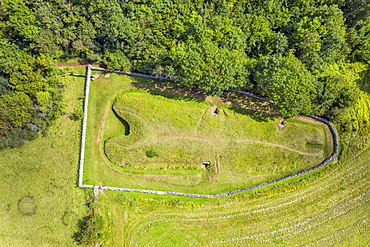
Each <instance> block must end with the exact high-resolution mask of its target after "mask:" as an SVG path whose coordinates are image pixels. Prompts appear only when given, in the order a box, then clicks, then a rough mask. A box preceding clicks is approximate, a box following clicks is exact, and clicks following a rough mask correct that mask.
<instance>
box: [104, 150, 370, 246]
mask: <svg viewBox="0 0 370 247" xmlns="http://www.w3.org/2000/svg"><path fill="white" fill-rule="evenodd" d="M369 163H370V152H369V148H367V149H365V150H363V152H362V153H361V154H359V155H358V156H353V157H351V158H350V159H349V160H348V161H347V162H346V163H337V164H336V165H331V166H330V167H328V168H327V169H326V170H325V172H324V173H318V174H316V176H311V177H310V178H308V179H306V180H303V181H301V182H299V183H291V184H285V185H281V186H279V187H275V188H274V189H269V190H264V191H261V192H259V193H256V194H254V195H246V196H242V197H237V198H233V199H229V200H223V201H216V202H195V201H178V200H174V199H172V200H169V199H161V198H160V197H158V198H157V199H151V198H145V197H133V196H131V195H127V194H121V195H119V194H117V193H114V192H105V195H102V194H100V199H99V200H100V205H101V207H100V210H101V212H102V214H104V215H105V216H106V220H107V222H108V221H109V222H111V224H115V225H116V226H119V227H117V228H115V229H117V231H116V232H115V234H112V235H110V238H107V239H106V240H105V241H106V242H107V243H108V245H109V246H311V245H313V246H328V245H329V246H368V244H369V241H370V235H369V234H368V232H369V230H370V229H369V220H370V218H369V209H370V208H369V193H370V184H369V174H368V172H369ZM302 184H303V185H302ZM108 214H109V215H110V217H108V216H107V215H108ZM113 219H114V223H113Z"/></svg>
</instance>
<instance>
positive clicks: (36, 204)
mask: <svg viewBox="0 0 370 247" xmlns="http://www.w3.org/2000/svg"><path fill="white" fill-rule="evenodd" d="M76 72H77V71H76ZM78 72H79V73H83V71H81V70H80V71H78ZM112 76H113V75H112ZM118 78H121V77H117V79H118ZM125 80H127V78H125ZM83 83H84V82H83V78H74V77H67V78H65V94H64V95H65V102H66V104H67V105H66V106H67V108H66V112H67V115H65V116H63V117H61V119H60V120H58V121H57V123H56V125H55V126H53V127H52V128H51V129H50V131H49V135H48V136H47V137H42V138H40V139H37V140H35V141H32V142H30V143H28V144H27V145H26V146H24V147H22V148H17V149H8V150H3V151H1V152H0V157H1V159H0V166H1V173H0V178H1V181H2V187H1V189H0V190H1V194H2V196H1V197H0V198H1V199H0V219H1V221H0V246H6V247H8V246H11V247H13V246H27V247H28V246H75V245H76V244H75V242H74V241H73V239H72V235H73V234H74V232H75V231H76V230H77V222H78V219H81V218H82V217H83V216H85V211H86V208H85V206H84V203H85V199H84V197H85V193H84V192H85V191H86V192H87V193H89V194H92V190H82V189H78V188H76V184H77V169H78V152H79V135H80V134H79V133H80V125H81V123H80V122H78V121H72V120H70V118H69V116H70V115H71V114H72V112H73V111H74V109H75V108H76V107H81V105H82V101H81V99H80V100H78V99H79V98H81V96H82V95H83V94H82V92H83ZM94 83H95V82H94ZM123 85H125V84H124V83H123ZM101 86H104V85H101ZM105 93H107V92H105ZM103 96H104V95H102V97H100V98H99V99H104V97H103ZM95 97H97V96H95ZM112 103H113V102H112ZM102 105H104V104H102ZM106 114H107V115H104V116H105V117H106V120H108V121H111V122H110V124H113V123H116V128H115V129H103V130H104V131H103V130H102V132H101V138H102V139H107V138H110V137H112V136H116V135H119V134H121V133H124V131H125V129H124V127H123V126H122V124H121V122H120V121H119V120H118V119H117V118H116V117H115V116H114V114H113V112H112V113H111V112H109V111H107V112H106ZM109 114H111V115H109ZM108 116H111V118H110V117H108ZM289 121H290V120H287V122H288V123H289ZM104 123H105V124H106V123H108V122H104ZM301 124H305V123H301ZM95 138H96V137H95ZM341 145H342V146H345V150H344V151H343V152H342V153H343V154H341V156H340V161H339V162H338V163H335V164H334V163H330V164H328V165H327V166H325V167H323V168H320V169H319V170H317V171H315V172H313V173H310V174H306V175H304V176H301V177H299V178H296V179H290V180H289V181H285V182H284V183H279V184H276V185H274V186H271V187H265V188H263V189H258V190H254V191H250V192H247V193H243V194H239V195H236V196H233V197H229V198H227V199H226V200H225V199H222V200H219V199H215V200H204V199H195V198H182V197H181V198H179V197H175V196H153V195H147V194H142V193H124V192H111V191H104V194H102V193H99V197H98V203H97V205H98V211H99V213H100V214H101V215H103V217H104V221H105V227H104V234H103V238H102V239H101V241H100V242H99V243H100V244H102V245H103V246H112V247H114V246H307V245H313V246H325V245H331V246H367V245H368V243H369V242H370V235H369V234H368V233H369V231H370V229H369V226H370V224H369V220H370V219H369V210H370V208H369V202H368V198H369V191H370V183H369V168H370V167H369V166H370V142H369V137H364V136H360V135H355V134H352V135H351V136H350V137H348V136H347V137H346V136H341ZM101 150H103V149H101ZM341 150H343V148H342V149H341ZM98 154H99V153H98ZM101 158H102V157H101ZM101 161H105V160H104V158H102V160H99V162H101ZM97 163H98V162H97ZM102 165H103V166H105V163H102ZM106 167H107V168H108V169H109V167H108V166H106ZM90 169H91V167H90ZM101 171H103V173H104V170H101ZM143 172H144V173H146V172H147V171H142V170H138V169H132V170H130V173H131V174H139V175H140V174H141V173H143ZM169 172H176V173H179V172H181V171H180V170H172V171H169ZM118 175H120V174H118ZM117 179H120V178H119V176H117ZM141 182H142V181H141ZM34 211H35V213H34V214H32V215H27V214H30V213H31V212H34ZM22 212H23V214H22ZM25 214H26V215H25Z"/></svg>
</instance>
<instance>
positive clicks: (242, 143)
mask: <svg viewBox="0 0 370 247" xmlns="http://www.w3.org/2000/svg"><path fill="white" fill-rule="evenodd" d="M140 83H142V84H146V85H151V86H154V85H155V84H156V83H160V82H159V81H153V80H143V79H139V80H138V79H134V78H128V77H126V76H122V75H115V74H112V75H111V77H110V78H104V77H102V76H101V77H99V79H98V80H95V81H93V82H92V84H91V87H90V98H89V102H90V106H89V117H88V133H87V142H86V145H87V146H86V162H85V170H86V173H85V175H84V179H85V180H84V183H87V184H99V185H106V186H115V187H126V188H141V189H155V190H170V191H181V192H190V193H203V194H213V193H218V192H225V191H230V190H236V189H240V188H243V187H247V186H250V185H254V184H257V183H261V182H265V181H269V180H273V179H276V178H278V177H279V176H283V175H284V174H288V173H289V172H292V171H297V170H300V169H302V168H306V167H310V166H313V165H315V164H318V163H319V162H320V161H321V160H323V159H324V158H325V157H326V156H327V155H328V153H329V152H328V151H327V147H328V146H330V137H327V136H326V134H325V130H324V127H323V126H321V125H316V124H311V123H307V122H303V121H299V120H289V119H288V120H286V121H285V124H286V127H285V128H284V129H280V128H279V127H278V126H277V123H278V121H279V120H280V119H279V118H276V119H272V120H267V121H263V122H261V121H258V120H256V119H254V117H253V111H248V110H243V109H239V112H240V113H238V112H236V111H234V109H235V107H234V106H231V105H229V104H226V103H224V104H222V103H220V104H219V106H218V107H219V114H217V115H212V114H210V113H211V106H212V104H211V103H210V102H208V101H205V100H201V99H196V98H191V97H185V96H181V95H179V94H173V93H168V92H160V91H158V90H145V89H137V88H133V87H132V84H134V85H135V84H140ZM245 113H248V114H245ZM202 162H210V163H211V165H210V167H209V168H208V169H204V167H203V166H202V164H201V163H202Z"/></svg>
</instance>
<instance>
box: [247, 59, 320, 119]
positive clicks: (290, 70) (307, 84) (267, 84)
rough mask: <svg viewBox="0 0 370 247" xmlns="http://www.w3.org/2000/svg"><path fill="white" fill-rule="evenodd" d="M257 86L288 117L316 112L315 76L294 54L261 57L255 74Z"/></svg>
mask: <svg viewBox="0 0 370 247" xmlns="http://www.w3.org/2000/svg"><path fill="white" fill-rule="evenodd" d="M254 80H255V83H256V84H257V90H258V91H259V92H261V93H262V94H264V95H266V96H267V97H268V98H269V99H271V100H273V101H274V107H275V109H276V110H277V111H278V112H279V113H280V114H281V115H283V116H284V117H292V116H297V115H307V114H310V113H312V111H313V109H312V108H313V105H312V100H313V98H314V96H315V85H314V83H315V77H314V76H312V75H311V73H310V72H309V71H308V70H307V68H306V67H305V66H304V65H303V64H302V62H301V61H300V60H299V59H297V58H296V57H295V56H294V55H292V54H290V55H289V56H288V57H283V56H281V55H274V56H268V57H263V58H261V59H260V60H259V61H258V64H257V67H256V71H255V76H254Z"/></svg>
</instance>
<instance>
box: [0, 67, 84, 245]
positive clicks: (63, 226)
mask: <svg viewBox="0 0 370 247" xmlns="http://www.w3.org/2000/svg"><path fill="white" fill-rule="evenodd" d="M81 73H83V72H82V71H81ZM61 79H62V80H63V81H64V97H65V99H64V102H65V104H66V109H65V111H66V114H65V115H64V116H62V117H60V119H59V120H57V122H56V123H55V125H54V126H52V127H51V128H50V130H49V132H48V135H47V136H46V137H41V138H39V139H37V140H35V141H32V142H29V143H27V144H26V145H25V146H23V147H21V148H15V149H7V150H3V151H0V157H1V158H0V169H1V172H0V180H1V183H2V186H1V187H0V193H1V197H0V219H1V220H0V246H9V247H10V246H17V247H18V246H27V247H28V246H75V245H76V243H75V241H74V240H73V239H72V236H73V234H74V232H75V231H77V223H78V220H79V219H81V218H82V217H83V216H84V214H85V210H86V209H85V207H84V203H85V200H84V191H83V190H81V189H78V188H76V181H77V169H78V154H79V147H80V134H79V133H80V124H81V123H80V122H79V121H73V120H71V119H70V116H71V115H72V112H73V111H74V109H75V108H76V107H82V100H79V99H78V98H79V97H81V95H83V85H84V80H83V78H75V77H65V78H61Z"/></svg>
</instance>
